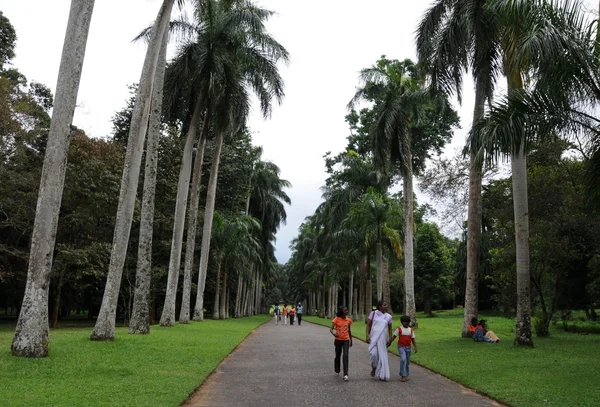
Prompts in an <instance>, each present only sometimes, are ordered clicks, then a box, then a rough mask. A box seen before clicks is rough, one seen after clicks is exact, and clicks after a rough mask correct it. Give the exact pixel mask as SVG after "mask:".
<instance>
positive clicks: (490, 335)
mask: <svg viewBox="0 0 600 407" xmlns="http://www.w3.org/2000/svg"><path fill="white" fill-rule="evenodd" d="M473 340H474V341H475V342H487V343H498V342H500V338H498V336H497V335H496V334H495V333H494V332H493V331H488V330H487V326H486V324H485V319H482V320H481V321H479V325H477V328H476V329H475V333H474V334H473Z"/></svg>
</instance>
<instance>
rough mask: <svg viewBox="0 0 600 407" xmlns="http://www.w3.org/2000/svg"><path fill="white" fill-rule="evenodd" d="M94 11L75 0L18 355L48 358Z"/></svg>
mask: <svg viewBox="0 0 600 407" xmlns="http://www.w3.org/2000/svg"><path fill="white" fill-rule="evenodd" d="M93 10H94V0H78V1H75V0H73V1H71V8H70V11H69V20H68V23H67V32H66V35H65V42H64V44H63V51H62V56H61V60H60V68H59V71H58V79H57V83H56V97H55V98H54V108H53V109H52V121H51V122H50V132H49V133H48V144H47V147H46V154H45V156H44V165H43V167H42V176H41V179H40V188H39V194H38V200H37V206H36V210H35V221H34V224H33V232H32V234H31V250H30V252H29V265H28V268H27V283H26V285H25V295H24V297H23V304H22V307H21V309H20V311H19V319H18V321H17V327H16V329H15V335H14V337H13V342H12V346H11V351H12V354H13V355H14V356H25V357H35V358H37V357H45V356H48V343H49V339H48V331H49V326H48V287H49V286H50V272H51V270H52V258H53V255H54V244H55V243H56V228H57V225H58V215H59V211H60V204H61V200H62V194H63V188H64V185H65V172H66V169H67V154H68V152H69V143H70V139H71V137H70V136H71V123H72V122H73V114H74V111H75V103H76V102H77V92H78V91H79V82H80V79H81V70H82V66H83V59H84V56H85V47H86V44H87V36H88V32H89V28H90V21H91V18H92V12H93Z"/></svg>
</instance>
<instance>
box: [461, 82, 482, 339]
mask: <svg viewBox="0 0 600 407" xmlns="http://www.w3.org/2000/svg"><path fill="white" fill-rule="evenodd" d="M484 109H485V89H484V88H483V84H481V83H480V81H477V88H476V90H475V107H474V109H473V123H472V131H473V134H475V131H476V128H477V127H476V125H477V122H478V121H479V120H480V119H481V117H482V116H483V112H484ZM474 138H475V140H476V141H477V136H474ZM481 181H482V166H481V163H480V162H479V161H478V160H477V159H476V155H475V153H472V154H471V159H470V162H469V209H468V214H467V282H466V287H465V310H464V319H463V327H462V336H463V337H468V336H469V325H471V320H472V319H473V318H476V317H477V314H478V311H479V298H478V286H479V271H478V269H479V250H480V247H481V183H482V182H481Z"/></svg>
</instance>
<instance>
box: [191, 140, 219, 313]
mask: <svg viewBox="0 0 600 407" xmlns="http://www.w3.org/2000/svg"><path fill="white" fill-rule="evenodd" d="M224 137H225V134H224V132H223V131H220V132H219V133H218V134H217V139H216V140H215V152H214V156H213V160H212V164H211V167H210V178H209V180H208V190H207V192H206V206H205V208H204V227H203V229H202V246H201V250H202V251H201V253H200V270H199V276H198V292H197V296H196V306H195V307H194V318H193V319H194V321H202V320H203V319H204V285H205V284H206V272H207V267H208V255H209V251H210V238H211V234H212V222H213V217H214V214H215V198H216V194H217V179H218V177H219V163H220V160H221V148H222V147H223V138H224Z"/></svg>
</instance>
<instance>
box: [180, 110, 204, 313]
mask: <svg viewBox="0 0 600 407" xmlns="http://www.w3.org/2000/svg"><path fill="white" fill-rule="evenodd" d="M209 128H210V108H208V109H207V111H206V115H205V116H204V123H203V125H202V134H201V135H200V140H199V141H198V149H197V151H196V158H195V159H194V174H193V176H192V192H191V194H190V207H189V209H188V227H187V239H186V241H185V245H186V246H185V262H184V269H183V292H182V295H181V311H180V312H179V322H180V323H182V324H189V322H190V307H191V292H192V269H193V268H194V250H195V249H196V228H197V226H198V203H199V201H200V181H201V179H202V164H203V162H204V150H205V148H206V140H207V139H208V132H209Z"/></svg>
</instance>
